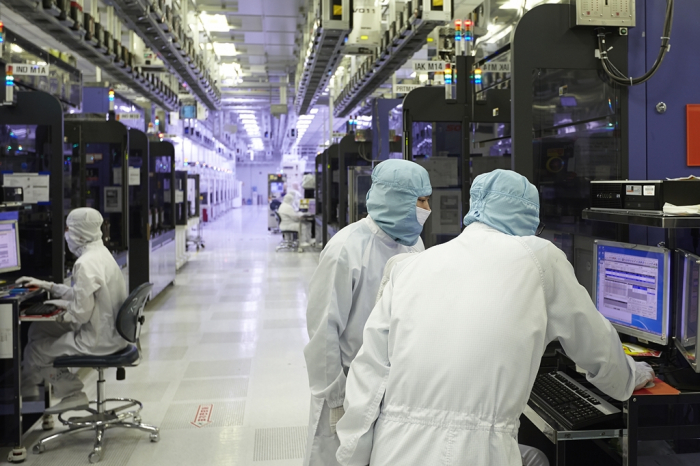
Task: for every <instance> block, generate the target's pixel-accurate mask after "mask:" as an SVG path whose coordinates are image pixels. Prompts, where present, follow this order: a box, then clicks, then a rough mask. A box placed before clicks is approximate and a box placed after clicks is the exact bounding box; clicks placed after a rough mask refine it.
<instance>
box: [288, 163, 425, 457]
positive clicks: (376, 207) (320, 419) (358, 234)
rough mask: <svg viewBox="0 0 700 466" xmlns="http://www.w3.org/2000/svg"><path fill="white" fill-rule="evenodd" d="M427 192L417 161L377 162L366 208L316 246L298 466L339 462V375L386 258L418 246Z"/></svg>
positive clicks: (356, 342) (358, 340)
mask: <svg viewBox="0 0 700 466" xmlns="http://www.w3.org/2000/svg"><path fill="white" fill-rule="evenodd" d="M431 193H432V187H431V186H430V177H429V176H428V172H427V171H426V170H425V169H424V168H423V167H421V166H420V165H418V164H417V163H414V162H409V161H407V160H393V159H392V160H386V161H384V162H382V163H380V164H379V165H377V167H376V168H375V169H374V170H373V171H372V187H371V188H370V190H369V192H368V193H367V211H368V213H369V215H368V216H367V217H366V218H364V219H362V220H360V221H358V222H355V223H353V224H351V225H348V226H346V227H345V228H343V229H342V230H340V231H339V232H338V234H336V235H335V236H333V238H331V240H330V241H329V242H328V244H327V245H326V247H325V248H324V250H323V252H322V253H321V256H320V261H319V264H318V268H317V269H316V271H315V272H314V275H313V277H312V278H311V282H310V284H309V298H308V300H309V304H308V307H307V309H306V321H307V327H308V331H309V340H310V341H309V344H308V345H306V348H304V356H305V358H306V368H307V371H308V373H309V385H310V388H311V412H310V415H309V432H308V439H307V447H306V454H305V457H304V461H303V463H302V464H304V465H305V466H309V465H311V466H333V465H336V464H338V463H337V462H336V459H335V454H336V450H337V449H338V446H339V445H340V443H339V440H338V436H337V435H336V433H335V425H336V422H337V420H338V419H339V418H340V417H341V416H342V415H343V400H344V398H345V377H346V375H347V373H348V369H349V367H350V363H351V362H352V360H353V359H354V358H355V355H356V354H357V352H358V351H359V349H360V346H361V345H362V331H363V329H364V327H365V322H366V321H367V317H369V314H370V312H371V311H372V308H373V307H374V302H375V300H376V298H377V291H378V289H379V285H380V282H381V279H382V274H383V273H384V266H385V265H386V263H387V261H388V260H389V259H390V258H391V257H393V256H395V255H397V254H401V253H405V252H411V251H422V250H423V249H424V247H423V242H422V241H421V239H420V234H421V231H422V230H423V224H424V223H425V221H426V220H427V219H428V216H429V215H430V206H429V203H428V197H427V196H430V194H431ZM384 464H389V463H384ZM394 464H396V465H399V464H401V463H394Z"/></svg>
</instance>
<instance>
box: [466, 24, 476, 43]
mask: <svg viewBox="0 0 700 466" xmlns="http://www.w3.org/2000/svg"><path fill="white" fill-rule="evenodd" d="M473 26H474V22H473V21H472V20H471V19H465V20H464V40H465V42H471V41H473V40H474V33H473Z"/></svg>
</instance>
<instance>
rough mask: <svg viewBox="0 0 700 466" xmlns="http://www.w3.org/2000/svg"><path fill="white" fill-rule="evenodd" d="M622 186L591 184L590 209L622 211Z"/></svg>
mask: <svg viewBox="0 0 700 466" xmlns="http://www.w3.org/2000/svg"><path fill="white" fill-rule="evenodd" d="M623 189H624V184H622V183H620V184H616V183H591V207H597V208H599V209H600V208H604V209H622V197H623Z"/></svg>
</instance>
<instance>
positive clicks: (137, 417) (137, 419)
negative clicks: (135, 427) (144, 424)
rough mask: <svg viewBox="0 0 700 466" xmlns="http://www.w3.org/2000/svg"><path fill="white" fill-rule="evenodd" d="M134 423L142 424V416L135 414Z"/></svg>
mask: <svg viewBox="0 0 700 466" xmlns="http://www.w3.org/2000/svg"><path fill="white" fill-rule="evenodd" d="M134 424H141V416H134Z"/></svg>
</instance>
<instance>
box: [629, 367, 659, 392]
mask: <svg viewBox="0 0 700 466" xmlns="http://www.w3.org/2000/svg"><path fill="white" fill-rule="evenodd" d="M634 365H635V371H634V389H635V390H639V389H640V388H644V386H645V385H646V384H647V383H649V382H651V381H652V380H654V378H655V377H656V374H654V369H652V368H651V366H650V365H649V364H647V363H645V362H637V361H635V362H634Z"/></svg>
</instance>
